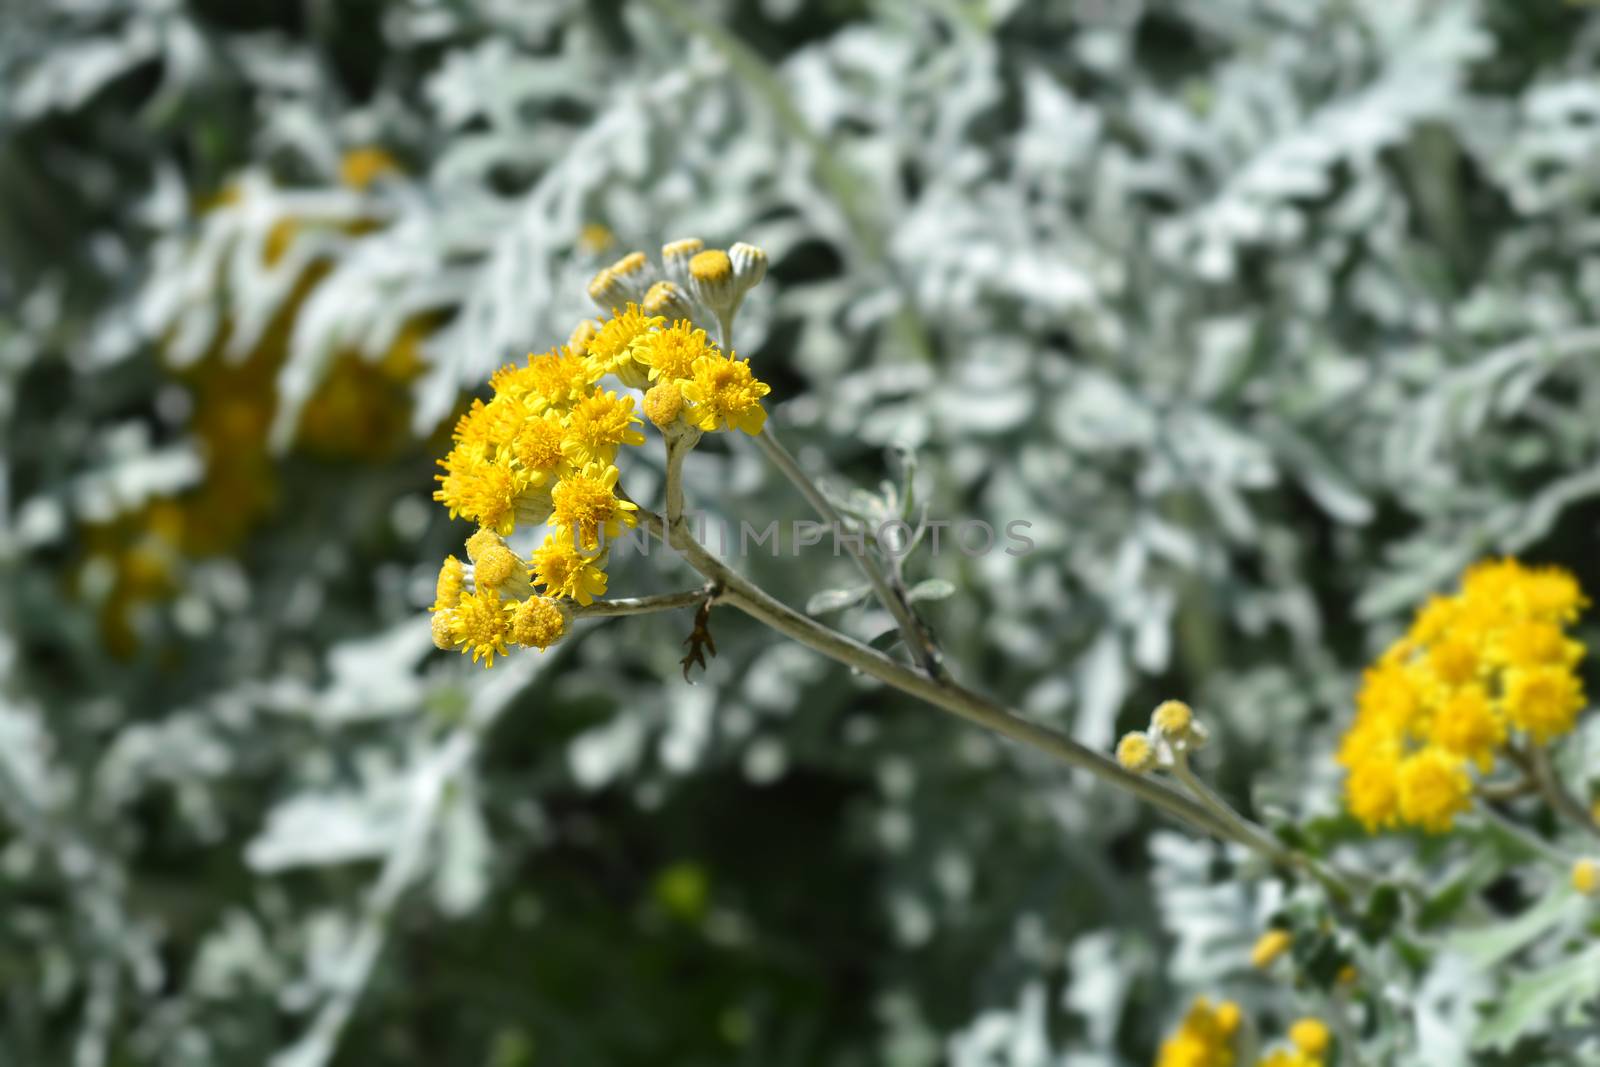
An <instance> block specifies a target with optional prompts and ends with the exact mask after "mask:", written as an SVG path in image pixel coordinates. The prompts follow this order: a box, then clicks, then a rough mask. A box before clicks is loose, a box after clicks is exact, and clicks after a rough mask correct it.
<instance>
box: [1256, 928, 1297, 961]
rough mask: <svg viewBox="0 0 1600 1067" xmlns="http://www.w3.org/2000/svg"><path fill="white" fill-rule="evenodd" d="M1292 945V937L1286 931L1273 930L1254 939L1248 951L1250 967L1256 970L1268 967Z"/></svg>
mask: <svg viewBox="0 0 1600 1067" xmlns="http://www.w3.org/2000/svg"><path fill="white" fill-rule="evenodd" d="M1292 944H1294V935H1293V934H1291V933H1289V931H1287V930H1281V929H1278V928H1276V927H1275V928H1273V929H1271V930H1268V931H1267V932H1266V933H1264V934H1262V935H1261V936H1260V937H1258V938H1256V943H1255V945H1254V946H1252V947H1251V949H1250V966H1252V967H1256V968H1262V967H1270V966H1272V964H1273V963H1274V962H1275V961H1276V960H1277V958H1278V957H1279V956H1282V955H1283V954H1284V953H1285V952H1288V951H1289V946H1290V945H1292Z"/></svg>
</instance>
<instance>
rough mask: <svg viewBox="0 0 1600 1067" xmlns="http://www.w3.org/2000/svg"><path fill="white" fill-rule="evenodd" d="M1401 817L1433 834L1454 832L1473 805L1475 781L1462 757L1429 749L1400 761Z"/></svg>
mask: <svg viewBox="0 0 1600 1067" xmlns="http://www.w3.org/2000/svg"><path fill="white" fill-rule="evenodd" d="M1399 789H1400V817H1401V818H1402V819H1404V820H1405V821H1406V822H1408V823H1410V824H1411V825H1413V826H1420V827H1422V828H1423V829H1424V830H1427V831H1428V832H1429V833H1443V832H1444V831H1446V830H1448V829H1450V827H1451V825H1452V824H1453V823H1454V821H1455V817H1456V816H1457V815H1459V814H1460V813H1461V812H1463V811H1466V810H1467V808H1468V807H1470V806H1471V800H1472V779H1471V778H1470V777H1468V775H1467V772H1466V770H1465V768H1464V767H1463V766H1462V760H1461V757H1459V756H1452V755H1450V754H1449V753H1446V752H1444V751H1441V750H1440V749H1437V748H1425V749H1422V750H1421V751H1419V752H1417V753H1415V754H1414V755H1410V756H1407V757H1406V758H1405V759H1404V760H1402V761H1401V762H1400V775H1399Z"/></svg>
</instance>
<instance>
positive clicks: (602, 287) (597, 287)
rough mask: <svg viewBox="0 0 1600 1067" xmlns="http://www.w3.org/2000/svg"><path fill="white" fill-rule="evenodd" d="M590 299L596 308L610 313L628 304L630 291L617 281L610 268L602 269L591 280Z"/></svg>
mask: <svg viewBox="0 0 1600 1067" xmlns="http://www.w3.org/2000/svg"><path fill="white" fill-rule="evenodd" d="M589 299H590V300H593V301H594V304H595V307H597V308H599V309H600V310H601V311H610V310H611V309H612V308H614V307H621V306H622V305H623V304H626V303H627V302H628V290H627V287H626V286H624V285H623V284H622V283H621V282H619V281H617V276H616V274H615V272H613V271H612V269H611V268H610V267H602V268H600V272H599V273H598V274H596V275H595V276H594V277H593V278H591V279H590V280H589Z"/></svg>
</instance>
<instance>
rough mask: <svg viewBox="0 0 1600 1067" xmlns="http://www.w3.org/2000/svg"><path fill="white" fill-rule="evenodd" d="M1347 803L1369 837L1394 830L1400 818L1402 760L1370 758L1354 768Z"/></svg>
mask: <svg viewBox="0 0 1600 1067" xmlns="http://www.w3.org/2000/svg"><path fill="white" fill-rule="evenodd" d="M1344 802H1345V807H1347V808H1348V809H1349V810H1350V814H1351V815H1354V816H1355V817H1356V819H1358V820H1359V821H1360V822H1361V824H1362V825H1363V826H1365V827H1366V828H1367V832H1368V833H1371V832H1373V831H1375V830H1378V829H1381V828H1384V827H1389V826H1393V825H1394V824H1395V822H1396V821H1397V820H1398V819H1399V817H1400V761H1399V758H1398V757H1397V756H1395V757H1389V758H1383V757H1369V758H1366V759H1363V760H1361V761H1360V762H1358V763H1355V764H1354V765H1352V766H1351V768H1350V776H1349V777H1348V778H1346V779H1345V781H1344Z"/></svg>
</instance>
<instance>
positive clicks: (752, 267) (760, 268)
mask: <svg viewBox="0 0 1600 1067" xmlns="http://www.w3.org/2000/svg"><path fill="white" fill-rule="evenodd" d="M728 260H729V262H731V263H732V264H733V280H734V284H736V285H737V286H738V287H739V295H740V296H743V295H744V294H745V293H748V292H749V291H750V290H751V289H754V288H755V287H756V286H758V285H760V284H761V279H763V278H765V277H766V276H767V254H766V252H764V251H762V250H761V249H759V248H757V247H756V246H755V245H752V244H746V243H745V242H743V241H740V242H739V243H738V244H736V245H734V246H733V247H732V248H730V249H728Z"/></svg>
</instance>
